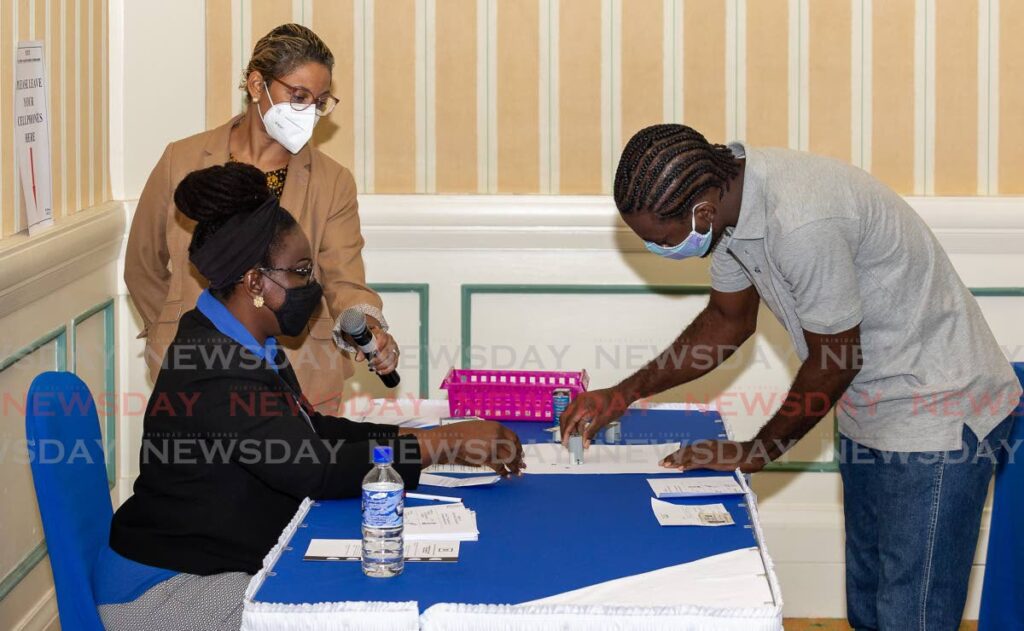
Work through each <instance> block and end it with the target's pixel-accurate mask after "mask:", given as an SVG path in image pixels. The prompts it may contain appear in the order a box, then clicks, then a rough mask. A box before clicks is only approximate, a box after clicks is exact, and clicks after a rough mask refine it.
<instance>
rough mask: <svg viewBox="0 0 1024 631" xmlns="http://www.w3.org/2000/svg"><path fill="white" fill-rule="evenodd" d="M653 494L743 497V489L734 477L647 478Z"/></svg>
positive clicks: (660, 495)
mask: <svg viewBox="0 0 1024 631" xmlns="http://www.w3.org/2000/svg"><path fill="white" fill-rule="evenodd" d="M647 483H648V484H650V485H651V489H652V490H653V491H654V494H655V495H657V496H658V497H661V498H666V497H707V496H710V495H743V488H742V487H741V486H740V484H739V482H737V481H736V478H735V477H734V476H729V477H704V478H693V477H690V478H648V479H647Z"/></svg>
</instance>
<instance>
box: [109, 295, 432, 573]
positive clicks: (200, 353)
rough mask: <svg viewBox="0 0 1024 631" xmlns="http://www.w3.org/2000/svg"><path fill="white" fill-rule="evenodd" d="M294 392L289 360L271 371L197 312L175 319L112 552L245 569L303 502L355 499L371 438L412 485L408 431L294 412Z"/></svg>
mask: <svg viewBox="0 0 1024 631" xmlns="http://www.w3.org/2000/svg"><path fill="white" fill-rule="evenodd" d="M281 357H282V355H280V354H279V356H278V359H279V361H280V360H281ZM297 398H298V399H299V400H302V399H301V390H300V388H299V384H298V382H297V381H296V380H295V373H294V372H293V371H292V369H291V367H290V366H287V365H285V366H281V367H280V368H279V373H275V372H274V371H273V370H272V369H271V368H270V366H269V365H267V364H266V363H265V362H263V361H262V360H260V359H258V358H257V357H255V356H254V355H253V354H251V353H250V352H249V351H247V350H246V349H245V348H244V347H242V346H241V345H240V344H238V343H237V342H235V341H234V340H232V339H230V338H228V337H227V336H225V335H223V334H222V333H220V332H219V331H218V330H217V329H216V327H214V325H213V323H211V322H210V320H209V319H208V318H207V317H206V316H204V315H203V314H202V313H200V312H199V311H198V310H192V311H189V312H188V313H186V314H185V315H184V316H182V318H181V321H180V324H179V326H178V333H177V336H176V337H175V339H174V342H172V344H171V346H170V348H169V349H168V351H167V357H166V359H165V363H164V366H163V368H162V369H161V371H160V373H159V376H158V377H157V380H156V385H155V387H154V388H153V394H152V396H151V397H150V399H149V404H148V405H147V407H146V417H145V426H144V431H143V438H142V450H141V459H140V475H139V477H138V479H137V480H136V481H135V492H134V495H133V496H132V497H131V498H130V499H128V501H127V502H125V503H124V505H122V506H121V507H120V508H119V509H118V511H117V513H116V514H115V515H114V520H113V523H112V525H111V531H110V546H111V548H113V549H114V550H115V551H116V552H118V553H119V554H121V555H122V556H124V557H127V558H129V559H132V560H135V561H138V562H140V563H144V564H146V565H152V566H156V567H161V568H167V569H171V570H176V571H179V572H188V573H190V574H201V575H207V574H215V573H219V572H234V571H242V572H248V573H250V574H252V573H255V572H257V571H258V570H259V569H260V568H261V567H262V565H263V557H264V556H265V555H266V554H267V552H269V551H270V548H272V547H273V546H274V544H275V543H277V540H278V537H279V536H280V534H281V531H282V530H283V529H284V527H285V526H286V525H287V524H288V522H289V521H290V520H291V518H292V517H293V516H294V514H295V511H296V509H297V508H298V506H299V503H300V502H301V501H302V499H303V498H305V497H310V498H312V499H330V498H341V497H357V496H359V495H360V493H361V488H362V481H363V476H365V475H366V473H367V471H369V470H370V468H371V467H372V464H371V453H372V448H373V446H374V445H383V444H389V445H391V446H392V448H393V450H394V454H395V461H396V464H395V468H396V470H397V471H398V473H399V474H400V475H401V476H402V479H403V480H404V481H405V484H406V487H407V488H414V487H415V486H416V484H417V482H418V481H419V462H420V453H419V443H418V442H417V441H416V439H415V438H413V437H411V436H406V437H402V438H398V436H397V431H398V430H397V428H395V427H393V426H389V425H377V424H374V423H357V422H353V421H349V420H347V419H343V418H337V417H334V416H326V415H323V414H320V413H318V412H315V411H313V410H312V408H309V407H308V405H306V404H302V407H301V408H300V404H299V403H297ZM303 412H305V414H303Z"/></svg>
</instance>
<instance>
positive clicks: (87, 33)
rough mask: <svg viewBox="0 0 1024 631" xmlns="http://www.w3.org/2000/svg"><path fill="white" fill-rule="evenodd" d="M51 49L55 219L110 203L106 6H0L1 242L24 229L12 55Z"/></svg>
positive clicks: (36, 1)
mask: <svg viewBox="0 0 1024 631" xmlns="http://www.w3.org/2000/svg"><path fill="white" fill-rule="evenodd" d="M19 40H43V41H44V42H45V43H46V46H45V49H44V51H45V55H46V65H47V77H46V79H47V82H46V88H47V99H48V101H49V109H50V155H51V168H52V180H53V211H54V212H53V214H54V218H55V219H57V220H58V221H59V220H60V219H61V218H62V217H66V216H68V215H70V214H72V213H74V212H76V211H78V210H81V209H83V208H88V207H90V206H94V205H96V204H98V203H100V202H103V201H106V200H109V199H110V177H109V169H108V166H107V165H108V159H107V158H108V151H109V141H108V137H107V129H108V127H107V121H108V119H109V116H108V113H107V112H108V105H107V99H108V96H107V93H108V90H107V77H108V71H107V67H108V64H107V0H0V85H2V86H4V87H3V90H0V236H8V235H11V234H14V233H16V232H19V231H21V230H23V229H24V228H25V218H24V216H23V213H24V211H23V208H24V206H23V201H22V199H21V189H20V182H19V179H18V171H17V164H16V159H15V153H14V120H13V117H14V99H13V93H14V90H13V89H11V88H12V86H13V85H14V53H15V49H16V47H17V45H18V41H19Z"/></svg>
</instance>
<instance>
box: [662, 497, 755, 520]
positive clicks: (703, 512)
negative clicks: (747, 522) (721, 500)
mask: <svg viewBox="0 0 1024 631" xmlns="http://www.w3.org/2000/svg"><path fill="white" fill-rule="evenodd" d="M651 510H653V511H654V516H655V517H657V518H658V523H659V524H661V525H662V526H731V525H733V524H734V523H736V522H734V521H733V520H732V515H730V514H729V511H728V510H726V508H725V506H724V505H723V504H706V505H704V506H683V505H680V504H672V503H670V502H663V501H661V500H659V499H655V498H653V497H652V498H651Z"/></svg>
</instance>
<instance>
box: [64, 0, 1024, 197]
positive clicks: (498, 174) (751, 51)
mask: <svg viewBox="0 0 1024 631" xmlns="http://www.w3.org/2000/svg"><path fill="white" fill-rule="evenodd" d="M83 1H84V0H83ZM206 7H207V8H206V12H207V16H206V17H207V21H206V29H207V31H206V40H207V110H206V111H207V124H208V126H211V127H212V126H215V125H217V124H220V123H222V122H223V121H225V120H226V119H227V118H228V117H229V116H230V115H231V114H232V112H234V111H237V110H238V109H239V108H240V107H241V93H240V92H239V91H238V90H237V89H236V85H237V83H238V80H239V73H240V70H241V68H242V67H243V65H244V64H245V62H246V61H247V59H248V54H249V52H250V51H251V49H252V45H253V44H254V43H255V41H256V40H257V39H258V38H259V37H260V36H261V35H263V34H264V33H266V31H267V30H269V29H270V28H272V27H273V26H274V25H276V24H278V23H281V22H284V21H297V22H301V23H303V24H306V25H308V26H310V27H312V28H313V29H314V30H316V31H317V32H318V33H319V34H320V35H321V36H322V37H323V38H324V39H325V40H326V41H327V42H328V44H329V45H330V46H331V48H332V50H333V51H334V53H335V56H336V58H337V66H336V68H335V72H334V81H335V87H334V89H335V93H336V95H337V96H338V97H340V98H341V104H340V105H339V107H338V108H337V109H336V110H335V112H334V114H333V115H332V116H331V118H330V120H329V121H327V122H326V124H324V123H322V124H321V125H320V126H319V127H318V128H317V141H318V142H319V144H320V146H321V147H322V148H324V149H325V150H326V151H327V152H328V153H330V154H331V155H332V156H334V157H335V158H336V159H337V160H339V161H340V162H342V163H343V164H345V165H347V166H349V167H350V168H351V169H352V170H353V172H354V173H355V174H356V178H357V181H358V183H359V186H360V190H361V191H363V192H376V193H433V192H439V193H441V192H444V193H478V192H479V193H607V192H609V190H610V185H611V179H612V175H613V172H614V168H615V164H616V161H617V158H618V154H619V152H620V150H621V147H622V146H623V144H624V143H625V142H626V140H628V138H629V136H630V134H632V132H634V131H635V130H637V129H638V128H640V127H642V126H644V125H648V124H651V123H655V122H662V121H680V122H685V123H687V124H689V125H692V126H694V127H696V128H698V129H700V130H701V131H703V132H704V133H705V134H706V135H707V136H708V137H709V138H710V139H712V140H715V141H726V140H730V139H741V140H746V141H748V142H749V143H751V144H753V145H775V146H789V147H793V148H799V149H806V150H809V151H813V152H815V153H820V154H825V155H830V156H835V157H838V158H841V159H844V160H847V161H850V162H852V163H854V164H857V165H860V166H862V167H864V168H866V169H868V170H870V171H871V172H872V173H874V174H876V175H877V176H878V177H880V178H881V179H883V180H884V181H886V182H888V183H889V184H891V185H892V186H893V187H895V188H896V189H897V190H898V191H900V192H902V193H906V194H919V195H995V194H1021V193H1024V116H1022V115H1021V114H1020V113H1021V112H1022V111H1024V83H1022V82H1021V81H1020V80H1019V79H1020V77H1022V76H1024V38H1021V37H1019V33H1016V32H1014V29H1013V28H1012V27H1013V26H1014V25H1021V24H1024V0H376V1H375V0H206Z"/></svg>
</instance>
